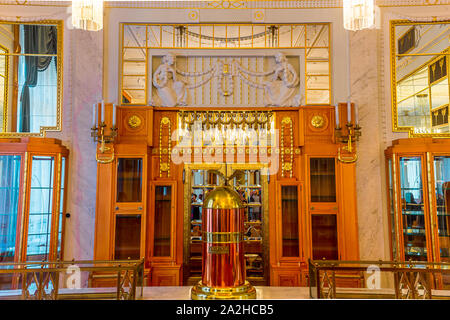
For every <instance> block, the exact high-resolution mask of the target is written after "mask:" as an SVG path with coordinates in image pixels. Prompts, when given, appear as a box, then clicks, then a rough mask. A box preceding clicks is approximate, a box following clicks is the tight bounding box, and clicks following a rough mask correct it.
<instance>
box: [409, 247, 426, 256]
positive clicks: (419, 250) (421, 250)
mask: <svg viewBox="0 0 450 320" xmlns="http://www.w3.org/2000/svg"><path fill="white" fill-rule="evenodd" d="M405 256H417V257H426V256H427V248H425V247H412V246H411V247H409V246H408V247H406V248H405Z"/></svg>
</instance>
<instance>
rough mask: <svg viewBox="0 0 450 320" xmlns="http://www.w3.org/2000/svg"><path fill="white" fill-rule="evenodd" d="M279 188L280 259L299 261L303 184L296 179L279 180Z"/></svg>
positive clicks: (278, 227)
mask: <svg viewBox="0 0 450 320" xmlns="http://www.w3.org/2000/svg"><path fill="white" fill-rule="evenodd" d="M277 189H278V190H277V198H278V199H279V200H277V201H278V204H277V217H276V219H277V221H279V223H278V226H277V229H278V232H277V233H278V239H277V243H278V244H277V246H278V248H277V251H278V260H279V261H282V262H298V261H300V259H301V247H302V239H301V235H302V232H301V217H302V215H301V207H302V205H301V199H302V196H301V184H300V182H296V181H285V182H279V183H278V187H277Z"/></svg>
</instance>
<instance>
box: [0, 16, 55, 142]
mask: <svg viewBox="0 0 450 320" xmlns="http://www.w3.org/2000/svg"><path fill="white" fill-rule="evenodd" d="M0 24H14V25H21V24H22V25H23V24H26V25H54V26H56V29H57V35H58V40H57V54H56V55H51V56H55V57H56V59H57V80H56V81H57V90H56V91H57V99H56V126H54V127H40V131H39V132H0V138H15V137H25V136H31V137H45V136H46V133H47V132H48V131H61V130H62V102H63V88H64V86H63V67H64V63H63V59H64V53H63V39H64V21H63V20H41V21H33V22H21V21H19V22H14V21H4V20H0ZM0 55H5V56H6V57H8V58H9V57H12V56H25V55H27V54H23V53H9V52H8V53H6V54H3V53H0ZM34 56H39V55H38V54H35V55H34ZM45 56H50V55H45ZM7 96H8V87H6V97H7ZM4 110H5V112H7V108H6V107H5V108H4ZM4 128H6V127H4Z"/></svg>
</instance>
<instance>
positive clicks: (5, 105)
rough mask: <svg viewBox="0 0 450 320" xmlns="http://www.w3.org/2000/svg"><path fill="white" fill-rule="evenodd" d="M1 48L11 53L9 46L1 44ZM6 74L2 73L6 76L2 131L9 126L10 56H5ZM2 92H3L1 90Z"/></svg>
mask: <svg viewBox="0 0 450 320" xmlns="http://www.w3.org/2000/svg"><path fill="white" fill-rule="evenodd" d="M0 50H3V51H4V52H5V54H7V53H9V50H8V48H6V47H4V46H2V45H1V44H0ZM5 57H6V59H5V74H4V75H0V77H4V79H5V81H4V82H3V85H4V93H3V97H4V101H3V127H2V130H0V132H6V130H7V128H8V87H9V60H8V56H5ZM0 94H2V93H1V92H0Z"/></svg>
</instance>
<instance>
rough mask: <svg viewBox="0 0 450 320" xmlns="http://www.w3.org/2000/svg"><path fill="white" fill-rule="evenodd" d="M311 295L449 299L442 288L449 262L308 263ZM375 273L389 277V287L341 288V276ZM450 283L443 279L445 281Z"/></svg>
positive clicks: (449, 275) (316, 261)
mask: <svg viewBox="0 0 450 320" xmlns="http://www.w3.org/2000/svg"><path fill="white" fill-rule="evenodd" d="M308 264H309V293H310V297H311V298H315V299H336V298H348V297H357V298H358V297H359V298H361V297H368V298H371V297H373V298H376V297H378V298H379V297H382V298H395V299H432V298H433V297H434V298H438V299H450V290H437V289H440V288H442V287H443V277H448V279H450V263H444V262H441V263H437V262H424V261H381V260H379V261H337V260H323V261H320V260H309V261H308ZM374 272H379V273H378V275H380V276H381V274H382V273H384V274H386V273H388V274H390V275H391V276H390V277H391V278H393V281H388V282H389V283H390V284H389V285H388V288H385V289H381V288H376V287H375V286H372V287H364V285H363V288H359V290H353V291H352V290H351V288H348V287H347V288H345V289H344V288H343V287H341V286H339V285H338V281H339V274H342V273H346V274H349V273H355V274H359V275H360V276H362V277H364V274H366V276H367V275H368V276H372V275H373V274H374ZM446 281H449V280H444V282H446Z"/></svg>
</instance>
